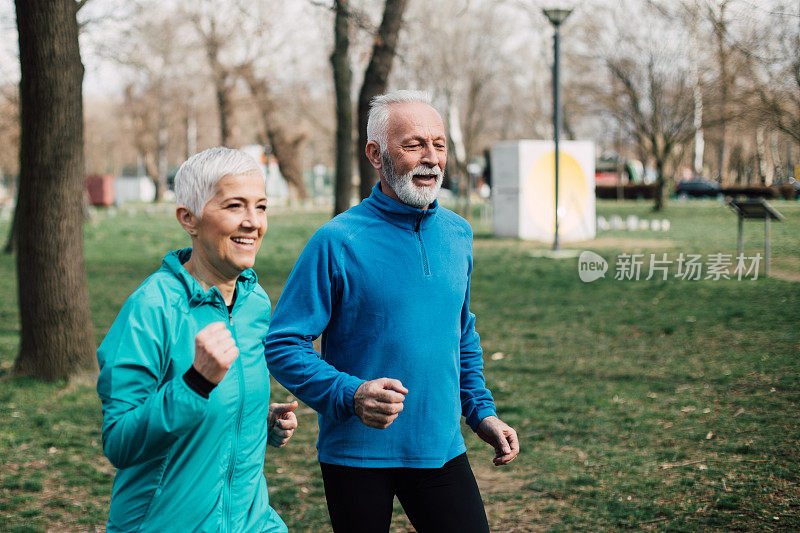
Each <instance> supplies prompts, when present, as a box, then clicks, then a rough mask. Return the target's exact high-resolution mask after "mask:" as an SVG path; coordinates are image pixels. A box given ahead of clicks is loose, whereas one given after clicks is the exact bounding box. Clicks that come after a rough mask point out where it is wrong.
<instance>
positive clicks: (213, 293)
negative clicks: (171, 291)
mask: <svg viewBox="0 0 800 533" xmlns="http://www.w3.org/2000/svg"><path fill="white" fill-rule="evenodd" d="M191 256H192V249H191V248H183V249H181V250H173V251H171V252H169V253H168V254H167V255H166V256H164V260H163V261H162V262H161V268H163V269H165V270H167V271H168V272H170V273H171V274H172V275H174V276H175V277H176V278H177V279H178V280H179V281H180V282H181V283H182V284H183V286H184V288H185V289H186V295H187V297H188V299H189V303H190V304H191V305H193V306H194V305H199V304H201V303H204V302H215V301H216V302H222V305H225V300H224V298H223V297H222V293H220V292H219V289H217V288H216V287H211V288H210V289H208V290H207V291H206V290H204V289H203V286H202V285H200V282H199V281H197V280H196V279H194V278H193V277H192V275H191V274H189V272H188V271H187V270H186V269H185V268H184V267H183V264H184V263H185V262H186V261H188V260H189V258H190V257H191ZM256 283H258V277H257V276H256V273H255V271H254V270H253V269H252V268H248V269H247V270H245V271H243V272H242V273H241V274H239V277H238V278H237V280H236V301H237V302H238V301H239V300H240V299H241V298H244V296H245V295H247V294H249V293H250V292H252V291H253V289H254V288H255V286H256Z"/></svg>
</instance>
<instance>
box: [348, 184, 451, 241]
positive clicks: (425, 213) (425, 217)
mask: <svg viewBox="0 0 800 533" xmlns="http://www.w3.org/2000/svg"><path fill="white" fill-rule="evenodd" d="M364 205H365V206H366V207H367V208H369V209H370V210H371V211H373V212H374V213H376V214H377V215H378V216H380V217H381V218H382V219H384V220H386V221H387V222H390V223H392V224H394V225H395V226H398V227H400V228H410V229H411V230H412V231H419V230H420V229H425V228H426V227H428V226H429V225H430V224H432V223H433V220H434V218H435V217H436V215H437V212H438V210H439V201H438V200H434V201H433V203H431V204H430V205H429V206H428V209H417V208H416V207H411V206H410V205H406V204H404V203H402V202H399V201H397V200H395V199H394V198H392V197H390V196H388V195H386V194H385V193H384V192H383V191H382V190H381V182H380V181H379V182H378V183H376V184H375V186H374V187H373V188H372V194H370V195H369V198H367V199H366V200H364Z"/></svg>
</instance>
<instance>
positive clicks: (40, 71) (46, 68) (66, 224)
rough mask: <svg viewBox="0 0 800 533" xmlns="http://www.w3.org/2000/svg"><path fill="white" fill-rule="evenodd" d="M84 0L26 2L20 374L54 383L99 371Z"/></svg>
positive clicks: (21, 22)
mask: <svg viewBox="0 0 800 533" xmlns="http://www.w3.org/2000/svg"><path fill="white" fill-rule="evenodd" d="M77 6H78V3H77V2H75V1H74V0H40V1H37V2H30V1H28V0H17V1H16V9H17V27H18V30H19V57H20V74H21V76H20V103H21V116H20V123H21V126H22V130H21V137H20V184H19V190H20V194H19V203H18V205H17V210H18V211H19V227H18V230H17V236H18V242H17V247H18V252H17V280H18V290H19V309H20V323H21V326H22V335H21V349H20V353H19V356H18V358H17V361H16V365H15V368H14V371H15V373H17V374H19V375H26V376H32V377H37V378H41V379H45V380H54V379H62V378H67V377H69V376H70V375H72V374H74V373H75V372H77V371H78V370H80V369H86V368H93V367H96V360H95V348H96V347H95V342H94V331H93V328H92V320H91V315H90V313H89V303H88V296H87V288H86V273H85V270H84V265H83V228H82V225H83V218H82V212H83V211H82V207H81V206H82V200H83V175H84V172H85V168H84V155H83V108H82V106H83V103H82V97H81V84H82V81H83V65H82V63H81V57H80V50H79V47H78V22H77V19H76V12H77Z"/></svg>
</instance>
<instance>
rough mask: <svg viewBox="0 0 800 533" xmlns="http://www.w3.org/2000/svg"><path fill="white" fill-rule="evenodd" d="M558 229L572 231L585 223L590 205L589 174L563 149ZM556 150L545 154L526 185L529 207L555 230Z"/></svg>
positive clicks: (536, 219)
mask: <svg viewBox="0 0 800 533" xmlns="http://www.w3.org/2000/svg"><path fill="white" fill-rule="evenodd" d="M558 162H559V165H558V232H559V234H561V233H562V232H563V233H569V232H570V231H571V230H574V229H575V228H577V227H578V226H579V225H580V224H581V220H582V219H583V216H584V213H585V212H586V208H587V205H586V204H587V198H588V189H587V185H586V176H585V173H584V171H583V169H582V168H581V166H580V164H579V163H578V162H577V161H576V160H575V158H574V157H572V156H571V155H569V154H566V153H564V152H563V151H561V150H559V158H558ZM555 169H556V155H555V151H552V152H549V153H547V154H545V155H543V156H542V157H541V158H539V160H538V161H537V162H536V163H535V164H534V165H533V166H532V167H531V170H530V172H528V179H527V182H526V184H525V186H526V190H525V207H526V208H527V209H528V211H529V213H530V216H531V218H532V219H533V221H534V223H535V224H536V225H537V226H539V227H542V228H550V231H553V232H555V216H554V212H555V188H556V184H555Z"/></svg>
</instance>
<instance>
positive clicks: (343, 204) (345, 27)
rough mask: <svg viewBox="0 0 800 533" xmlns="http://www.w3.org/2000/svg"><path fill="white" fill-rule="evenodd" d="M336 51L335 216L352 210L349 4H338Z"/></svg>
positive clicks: (333, 63)
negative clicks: (349, 209) (350, 208)
mask: <svg viewBox="0 0 800 533" xmlns="http://www.w3.org/2000/svg"><path fill="white" fill-rule="evenodd" d="M334 7H335V9H336V21H335V23H334V35H335V37H334V47H333V53H331V57H330V60H331V66H332V67H333V85H334V88H335V90H336V183H335V193H334V195H335V198H334V207H333V209H334V213H333V214H334V215H338V214H339V213H341V212H343V211H345V210H347V209H348V208H349V207H350V198H351V196H352V194H353V193H352V179H353V103H352V101H351V99H350V87H351V85H352V78H353V72H352V70H351V69H350V52H349V48H350V7H349V0H336V2H335V3H334Z"/></svg>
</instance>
